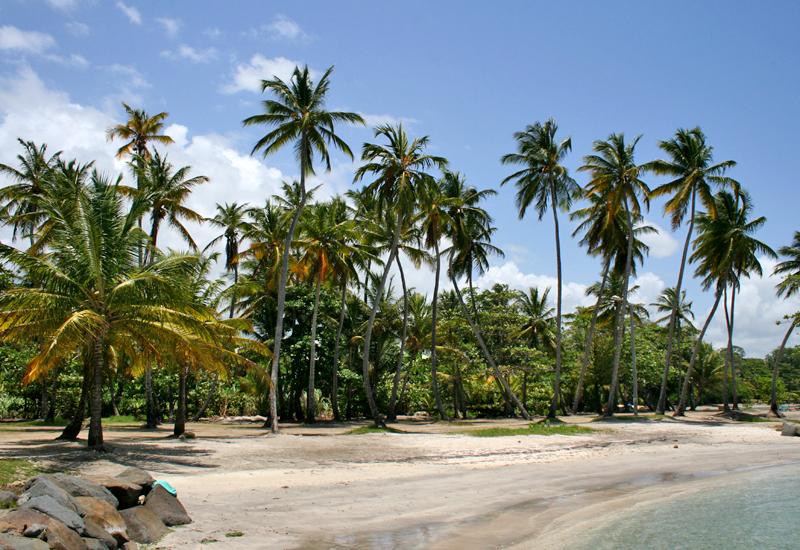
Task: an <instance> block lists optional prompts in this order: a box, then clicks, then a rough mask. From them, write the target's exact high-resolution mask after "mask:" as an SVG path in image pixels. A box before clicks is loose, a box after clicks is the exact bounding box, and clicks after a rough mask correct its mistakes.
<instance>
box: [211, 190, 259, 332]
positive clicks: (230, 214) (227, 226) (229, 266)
mask: <svg viewBox="0 0 800 550" xmlns="http://www.w3.org/2000/svg"><path fill="white" fill-rule="evenodd" d="M251 210H252V209H251V207H250V206H249V205H247V204H240V203H237V202H231V203H227V202H226V203H225V204H217V205H216V212H215V213H214V215H213V216H212V217H210V218H206V221H207V222H209V223H210V224H211V225H213V226H215V227H219V228H220V229H222V230H223V232H222V233H221V234H220V235H218V236H216V237H214V238H213V239H211V242H209V243H208V245H206V248H205V249H206V250H208V249H210V248H213V247H214V246H216V245H217V243H219V242H220V241H223V240H224V241H225V271H227V272H228V273H232V274H233V287H232V288H231V305H230V309H229V310H228V318H233V315H234V313H235V308H236V285H237V284H238V283H239V261H240V258H239V246H241V244H242V242H243V241H244V237H245V234H246V232H247V229H248V223H247V217H248V215H249V214H250V212H251Z"/></svg>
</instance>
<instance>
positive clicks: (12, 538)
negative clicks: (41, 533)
mask: <svg viewBox="0 0 800 550" xmlns="http://www.w3.org/2000/svg"><path fill="white" fill-rule="evenodd" d="M49 549H50V546H49V545H48V544H47V543H46V542H45V541H43V540H39V539H30V538H27V537H21V536H19V535H10V534H8V533H0V550H49Z"/></svg>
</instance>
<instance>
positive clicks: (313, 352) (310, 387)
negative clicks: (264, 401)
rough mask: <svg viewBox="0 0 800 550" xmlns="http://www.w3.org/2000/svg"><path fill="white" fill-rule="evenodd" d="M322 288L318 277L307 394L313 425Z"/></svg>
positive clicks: (308, 408)
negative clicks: (318, 317) (318, 323)
mask: <svg viewBox="0 0 800 550" xmlns="http://www.w3.org/2000/svg"><path fill="white" fill-rule="evenodd" d="M321 288H322V276H321V275H320V276H318V277H317V284H316V288H315V289H314V313H312V314H311V357H310V359H309V362H308V392H307V393H306V423H308V424H313V423H314V422H315V421H316V419H317V418H316V417H317V402H316V401H317V400H316V397H317V396H316V395H315V392H316V387H315V385H314V374H315V372H314V371H315V368H316V363H317V314H318V313H319V294H320V289H321Z"/></svg>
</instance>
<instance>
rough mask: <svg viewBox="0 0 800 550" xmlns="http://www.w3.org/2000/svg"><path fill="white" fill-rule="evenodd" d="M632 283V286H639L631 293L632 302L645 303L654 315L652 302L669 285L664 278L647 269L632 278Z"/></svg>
mask: <svg viewBox="0 0 800 550" xmlns="http://www.w3.org/2000/svg"><path fill="white" fill-rule="evenodd" d="M631 285H632V288H633V287H636V286H638V287H639V288H638V289H636V291H635V292H633V294H631V302H633V303H637V304H642V305H644V306H645V307H647V309H648V311H650V314H651V315H652V314H653V308H651V307H650V304H652V303H654V302H655V301H656V300H658V297H659V296H660V295H661V292H662V291H663V290H664V289H665V288H666V287H667V285H666V283H664V280H663V279H662V278H661V277H659V276H658V275H656V274H655V273H653V272H652V271H646V272H644V273H642V274H641V275H639V276H638V277H636V279H634V280H632V281H631Z"/></svg>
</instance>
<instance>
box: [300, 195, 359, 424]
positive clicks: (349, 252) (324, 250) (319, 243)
mask: <svg viewBox="0 0 800 550" xmlns="http://www.w3.org/2000/svg"><path fill="white" fill-rule="evenodd" d="M337 214H338V208H337V207H336V206H334V205H333V204H331V203H321V204H317V205H314V207H313V208H311V209H310V210H309V211H307V216H305V217H304V218H303V219H302V220H301V222H300V225H301V227H300V233H301V235H302V237H301V238H300V240H299V243H298V245H299V247H300V250H302V255H301V257H300V258H299V259H298V262H297V265H296V270H297V271H298V272H299V273H300V274H302V275H303V276H305V277H307V278H309V279H311V280H313V281H314V310H313V313H312V315H311V350H310V354H309V356H310V361H309V367H308V392H307V394H306V422H308V423H313V422H314V421H315V420H316V402H315V393H314V392H315V384H314V382H315V381H314V377H315V364H316V348H317V342H316V339H317V315H318V313H319V298H320V291H321V289H322V283H324V282H326V281H328V280H330V279H331V278H333V277H334V276H336V275H337V274H342V273H345V272H347V273H352V272H353V271H355V269H356V267H355V265H353V263H352V258H353V255H354V254H355V253H356V246H355V244H354V243H355V242H356V241H357V239H358V228H357V226H356V224H355V221H354V220H351V219H341V218H340V217H338V216H337ZM334 368H335V366H334Z"/></svg>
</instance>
